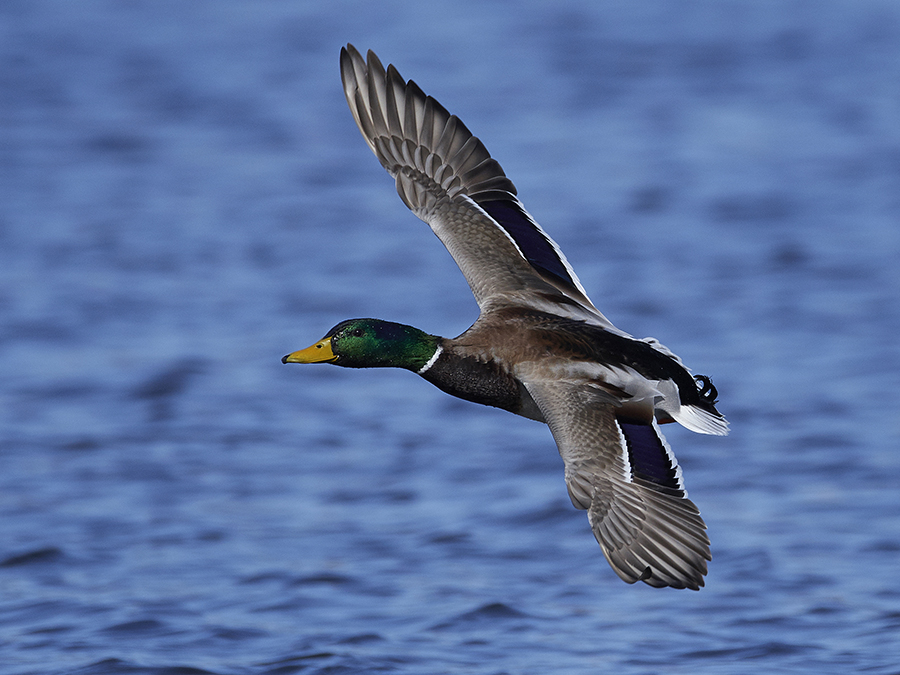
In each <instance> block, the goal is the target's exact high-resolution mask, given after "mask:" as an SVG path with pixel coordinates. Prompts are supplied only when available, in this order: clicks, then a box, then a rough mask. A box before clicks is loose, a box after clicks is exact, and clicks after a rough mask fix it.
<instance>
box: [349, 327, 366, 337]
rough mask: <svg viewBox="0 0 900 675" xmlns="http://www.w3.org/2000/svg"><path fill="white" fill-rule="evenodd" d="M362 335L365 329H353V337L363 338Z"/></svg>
mask: <svg viewBox="0 0 900 675" xmlns="http://www.w3.org/2000/svg"><path fill="white" fill-rule="evenodd" d="M362 334H363V329H362V328H354V329H353V332H352V333H351V335H352V336H353V337H362Z"/></svg>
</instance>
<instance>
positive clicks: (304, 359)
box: [281, 319, 440, 371]
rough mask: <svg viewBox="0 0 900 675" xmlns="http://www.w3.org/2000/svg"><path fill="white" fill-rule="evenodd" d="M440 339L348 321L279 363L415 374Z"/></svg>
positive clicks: (388, 323)
mask: <svg viewBox="0 0 900 675" xmlns="http://www.w3.org/2000/svg"><path fill="white" fill-rule="evenodd" d="M439 340H440V338H438V337H437V336H435V335H429V334H428V333H425V332H423V331H420V330H419V329H418V328H413V327H412V326H405V325H403V324H402V323H393V322H391V321H381V320H379V319H348V320H347V321H342V322H341V323H339V324H338V325H337V326H335V327H334V328H332V329H331V330H330V331H328V333H327V335H325V337H323V338H322V339H321V340H319V341H318V342H317V343H315V344H314V345H312V346H311V347H307V348H306V349H301V350H300V351H298V352H294V353H293V354H288V355H287V356H285V357H284V358H283V359H281V362H282V363H333V364H335V365H336V366H345V367H347V368H386V367H393V368H406V369H408V370H413V371H418V370H419V369H420V368H422V367H423V366H424V365H425V364H426V363H428V360H429V359H430V358H431V357H432V356H433V355H434V353H435V351H436V350H437V348H438V343H439Z"/></svg>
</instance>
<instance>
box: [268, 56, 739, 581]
mask: <svg viewBox="0 0 900 675" xmlns="http://www.w3.org/2000/svg"><path fill="white" fill-rule="evenodd" d="M341 79H342V80H343V83H344V93H345V95H346V97H347V102H348V103H349V104H350V110H351V112H352V113H353V118H354V119H355V120H356V123H357V125H359V129H360V131H361V132H362V135H363V137H364V138H365V139H366V143H368V144H369V147H370V148H371V149H372V151H373V152H374V153H375V155H376V156H377V157H378V159H379V161H380V162H381V164H382V165H383V166H384V168H385V169H387V171H388V173H390V174H391V176H393V177H394V178H395V179H396V181H397V192H399V193H400V198H401V199H402V200H403V203H404V204H406V206H408V207H409V209H410V210H411V211H412V212H413V213H415V214H416V215H417V216H418V217H419V218H421V219H422V220H424V221H425V222H426V223H428V224H429V225H430V226H431V229H432V230H434V233H435V234H436V235H437V236H438V238H439V239H440V240H441V241H442V242H443V243H444V246H446V247H447V249H448V250H449V251H450V254H451V255H452V256H453V259H454V260H455V261H456V264H457V265H459V268H460V270H462V273H463V275H464V276H465V277H466V281H468V282H469V286H470V287H471V289H472V293H473V294H474V295H475V300H476V301H477V302H478V305H479V307H480V309H481V315H480V316H479V317H478V320H477V321H476V322H475V323H474V324H473V325H472V327H471V328H469V329H468V330H467V331H466V332H464V333H463V334H462V335H460V336H459V337H457V338H454V339H452V340H451V339H447V338H443V337H439V336H437V335H429V334H427V333H425V332H423V331H421V330H419V329H417V328H413V327H412V326H405V325H402V324H398V323H391V322H388V321H380V320H378V319H350V320H348V321H343V322H341V323H339V324H338V325H337V326H335V327H334V328H332V329H331V330H330V331H328V334H327V335H326V336H325V337H324V338H322V340H320V341H319V342H317V343H316V344H314V345H312V346H311V347H308V348H306V349H302V350H300V351H297V352H294V353H292V354H288V355H287V356H285V357H284V358H283V359H282V361H283V362H284V363H333V364H335V365H338V366H345V367H349V368H374V367H395V368H405V369H407V370H411V371H413V372H414V373H417V374H418V375H420V376H421V377H423V378H424V379H426V380H428V381H429V382H431V383H432V384H434V385H435V386H437V387H438V388H439V389H442V390H443V391H445V392H447V393H448V394H451V395H453V396H458V397H459V398H462V399H466V400H468V401H474V402H475V403H482V404H484V405H490V406H495V407H497V408H503V409H504V410H508V411H510V412H512V413H515V414H517V415H522V416H523V417H528V418H530V419H534V420H538V421H540V422H546V423H547V425H549V427H550V431H551V432H552V433H553V438H554V439H555V440H556V444H557V446H558V447H559V453H560V455H561V456H562V458H563V460H564V462H565V474H566V484H567V486H568V490H569V497H570V498H571V499H572V503H573V504H574V505H575V507H576V508H579V509H584V510H586V511H587V512H588V519H589V520H590V523H591V527H592V529H593V531H594V536H595V537H596V538H597V541H598V542H599V543H600V546H601V548H602V549H603V554H604V555H605V556H606V559H607V560H608V561H609V564H610V565H612V568H613V570H615V572H616V574H618V575H619V576H620V577H621V578H622V579H623V580H625V581H626V582H628V583H634V582H636V581H643V582H645V583H647V584H649V585H651V586H655V587H664V586H672V587H674V588H691V589H694V590H697V589H699V588H700V586H703V575H705V574H706V561H707V560H710V559H711V558H710V554H709V539H708V538H707V536H706V532H705V530H706V525H705V523H704V522H703V519H702V518H701V517H700V512H699V511H698V510H697V507H696V506H695V505H694V503H693V502H691V501H690V500H689V499H688V498H687V492H686V491H685V489H684V483H683V481H682V477H681V469H680V468H679V466H678V463H677V461H676V460H675V455H674V454H673V453H672V450H671V449H670V448H669V445H668V443H666V440H665V438H663V435H662V433H661V432H660V429H659V424H662V423H666V422H673V421H674V422H678V423H680V424H682V425H683V426H685V427H687V428H688V429H690V430H691V431H696V432H699V433H704V434H720V435H724V434H727V433H728V423H727V422H726V421H725V418H724V417H723V416H722V415H721V414H720V413H719V412H718V411H717V410H716V408H715V402H716V389H715V387H714V386H713V385H712V383H711V382H710V380H709V378H708V377H705V376H698V377H696V378H695V377H693V376H692V375H691V373H690V372H689V371H688V370H687V369H686V368H685V367H684V366H683V365H682V364H681V360H680V359H679V358H678V357H677V356H675V355H674V354H673V353H672V352H670V351H669V350H668V349H666V348H665V347H663V346H662V345H660V344H659V343H658V342H657V341H656V340H653V339H650V338H647V339H643V340H638V339H635V338H633V337H632V336H630V335H628V334H627V333H624V332H623V331H621V330H619V329H618V328H616V327H615V326H613V325H612V323H611V322H610V321H609V320H608V319H607V318H606V317H605V316H603V314H601V313H600V311H599V310H598V309H597V308H596V307H594V305H593V303H592V302H591V301H590V300H589V299H588V297H587V293H586V292H585V290H584V288H582V286H581V283H580V282H579V281H578V277H576V276H575V272H574V271H573V270H572V268H571V267H570V266H569V263H568V261H567V260H566V258H565V256H564V255H563V254H562V252H561V251H560V250H559V247H558V246H557V245H556V244H555V243H554V242H553V240H552V239H550V237H548V236H547V235H546V234H545V233H544V231H543V230H542V229H541V227H540V226H539V225H538V224H537V222H535V220H534V219H533V218H532V217H531V215H530V214H529V213H528V212H527V211H526V210H525V207H524V206H523V205H522V202H520V201H519V200H518V199H517V198H516V188H515V186H514V185H513V184H512V181H510V180H509V178H507V177H506V174H504V173H503V169H501V168H500V165H499V164H498V163H497V161H496V160H495V159H493V158H492V157H491V156H490V154H488V151H487V150H486V149H485V147H484V145H483V144H482V143H481V141H480V140H478V139H477V138H476V137H475V136H473V135H472V134H471V133H470V132H469V130H468V129H467V128H466V127H465V125H464V124H463V123H462V122H461V121H460V120H459V119H458V118H457V117H456V116H454V115H450V114H449V113H448V112H447V111H446V110H445V109H444V107H443V106H441V104H440V103H438V102H437V101H435V100H434V99H433V98H431V97H430V96H426V95H425V94H424V93H423V92H422V90H421V89H419V87H418V86H417V85H416V84H415V83H414V82H412V81H411V80H410V81H409V82H406V81H405V80H404V79H403V78H402V77H401V76H400V73H399V72H397V69H396V68H394V66H388V68H387V71H385V69H384V66H382V64H381V62H380V61H379V59H378V57H377V56H375V54H374V53H373V52H371V51H370V52H369V53H368V58H367V59H365V60H364V59H363V57H362V56H361V55H360V53H359V52H358V51H357V50H356V49H355V48H354V47H353V46H352V45H347V47H346V49H342V50H341Z"/></svg>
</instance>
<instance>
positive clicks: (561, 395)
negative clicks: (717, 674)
mask: <svg viewBox="0 0 900 675" xmlns="http://www.w3.org/2000/svg"><path fill="white" fill-rule="evenodd" d="M525 386H526V388H527V389H528V392H529V393H530V394H531V396H532V398H533V399H534V401H535V403H537V405H538V407H539V408H540V410H541V412H542V413H543V415H544V419H545V420H546V421H547V424H548V425H549V426H550V431H552V432H553V438H554V439H555V440H556V444H557V446H558V447H559V453H560V455H562V458H563V461H564V462H565V465H566V485H567V486H568V489H569V497H570V498H571V499H572V503H573V504H574V505H575V506H576V507H577V508H580V509H585V510H587V512H588V519H589V520H590V523H591V528H592V529H593V531H594V536H595V537H596V538H597V541H598V542H599V543H600V546H601V548H602V549H603V554H604V555H605V556H606V559H607V560H608V561H609V564H610V565H611V566H612V568H613V570H615V572H616V574H618V575H619V576H620V577H621V578H622V579H623V580H625V581H627V582H628V583H634V582H636V581H643V582H645V583H647V584H649V585H651V586H655V587H663V586H672V587H673V588H691V589H694V590H697V589H699V588H700V587H701V586H703V576H704V575H705V574H706V562H707V561H708V560H710V559H711V558H710V553H709V538H708V537H707V536H706V524H705V523H704V522H703V519H702V518H701V517H700V512H699V511H698V510H697V507H696V506H695V505H694V503H693V502H692V501H690V500H689V499H688V498H687V492H686V491H685V489H684V484H683V482H682V478H681V469H680V468H679V466H678V463H677V462H676V460H675V455H674V454H672V451H671V449H670V448H669V445H668V443H666V440H665V438H663V436H662V433H661V432H660V430H659V427H658V426H657V424H656V422H655V421H652V417H650V416H648V419H647V420H635V419H625V418H619V417H617V412H619V411H620V410H621V408H620V404H619V401H618V400H617V399H616V398H615V396H614V394H611V393H610V392H609V391H607V390H605V389H603V388H600V387H593V386H586V385H584V384H577V385H576V384H573V383H569V382H565V381H546V380H540V381H534V382H532V381H526V383H525Z"/></svg>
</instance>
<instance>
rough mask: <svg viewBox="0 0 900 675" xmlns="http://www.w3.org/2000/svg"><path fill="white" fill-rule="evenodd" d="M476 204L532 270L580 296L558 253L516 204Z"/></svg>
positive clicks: (497, 201)
mask: <svg viewBox="0 0 900 675" xmlns="http://www.w3.org/2000/svg"><path fill="white" fill-rule="evenodd" d="M476 201H477V195H476ZM478 205H479V206H480V207H481V208H483V209H484V210H485V211H487V213H488V215H490V217H491V218H493V219H494V220H496V221H497V222H498V223H499V224H500V227H502V228H503V229H504V230H506V232H507V233H508V234H509V236H510V237H512V238H513V240H514V241H515V242H516V245H518V247H519V250H520V251H522V255H524V256H525V259H526V260H527V261H528V263H529V264H530V265H531V266H532V267H534V268H535V269H537V270H539V271H540V272H541V273H543V274H545V275H548V276H551V277H553V278H554V279H556V280H558V281H559V282H561V283H562V284H564V285H565V286H567V287H569V288H571V289H572V290H573V291H575V292H577V293H579V294H580V293H581V290H580V289H579V288H578V284H577V283H576V282H575V280H574V279H573V278H572V274H571V272H570V271H569V270H568V269H567V268H566V264H565V263H564V262H563V261H562V259H561V258H560V254H559V251H558V250H557V249H556V247H555V246H554V245H553V244H552V243H551V242H550V240H549V239H548V238H547V235H546V234H544V233H543V231H541V229H540V228H539V227H538V225H537V223H535V222H534V220H532V219H531V217H530V216H529V215H528V213H527V212H526V211H525V210H524V209H523V208H522V205H521V204H520V203H519V202H518V201H513V200H498V199H492V200H490V201H483V202H482V201H478Z"/></svg>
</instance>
